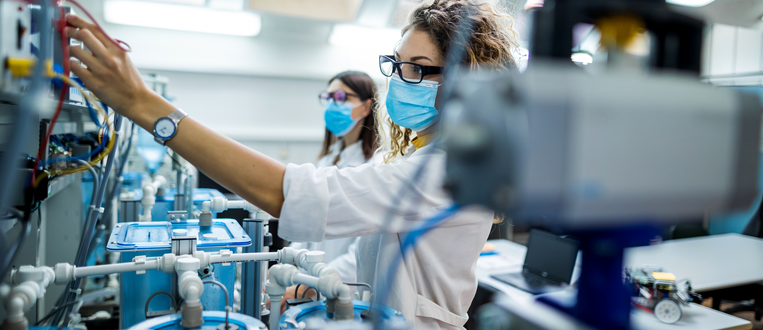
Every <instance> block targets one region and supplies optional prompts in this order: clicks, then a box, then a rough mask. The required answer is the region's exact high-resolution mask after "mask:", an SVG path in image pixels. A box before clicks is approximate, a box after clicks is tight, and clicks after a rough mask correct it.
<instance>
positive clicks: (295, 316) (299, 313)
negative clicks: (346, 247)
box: [278, 300, 405, 330]
mask: <svg viewBox="0 0 763 330" xmlns="http://www.w3.org/2000/svg"><path fill="white" fill-rule="evenodd" d="M352 304H353V305H354V307H355V321H358V322H369V323H370V322H372V321H371V319H370V318H368V319H366V318H365V317H364V316H363V315H362V313H363V312H364V311H368V310H369V308H370V307H371V304H370V303H368V302H365V301H362V300H353V301H352ZM374 310H375V311H378V312H380V313H381V319H382V325H383V326H384V328H387V327H388V326H392V325H395V324H398V325H399V324H405V316H403V314H402V313H400V312H398V311H396V310H394V309H392V308H390V307H387V306H381V307H378V308H377V306H374ZM312 318H320V319H323V320H326V321H329V320H331V318H329V315H328V314H327V313H326V302H325V301H315V302H311V303H307V304H301V305H297V306H294V307H292V308H289V309H288V310H286V312H285V313H283V315H281V319H280V320H279V325H278V327H279V329H282V330H291V329H299V328H298V327H297V325H298V324H299V323H300V322H305V321H306V320H307V319H312Z"/></svg>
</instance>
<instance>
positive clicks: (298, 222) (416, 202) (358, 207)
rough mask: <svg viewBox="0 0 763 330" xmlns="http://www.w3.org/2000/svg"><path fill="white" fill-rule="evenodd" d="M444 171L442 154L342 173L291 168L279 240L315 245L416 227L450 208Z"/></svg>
mask: <svg viewBox="0 0 763 330" xmlns="http://www.w3.org/2000/svg"><path fill="white" fill-rule="evenodd" d="M430 158H431V159H430ZM424 162H426V164H427V168H426V169H425V170H424V171H423V172H422V173H423V175H422V176H421V177H420V179H419V181H417V183H416V185H415V186H413V187H412V189H408V192H407V193H406V194H405V196H404V197H403V198H399V197H398V193H399V192H400V188H401V185H403V184H406V185H407V184H408V183H409V182H410V180H411V179H412V178H413V176H414V173H416V171H417V170H418V168H419V166H420V165H421V164H422V163H424ZM444 169H445V155H444V153H442V152H439V151H435V152H434V154H432V155H431V156H430V157H428V156H426V155H419V156H417V154H413V155H411V157H410V158H408V159H406V160H404V161H401V162H398V163H395V164H383V165H377V166H371V165H369V164H364V165H361V166H358V167H353V168H345V169H341V170H340V169H337V168H336V167H326V168H318V169H316V168H315V166H313V165H312V164H305V165H294V164H289V165H288V166H287V169H286V175H285V177H284V204H283V207H282V209H281V218H280V220H281V222H280V223H279V236H281V237H282V238H284V239H287V240H292V241H309V242H315V241H321V240H324V239H334V238H343V237H355V236H366V235H375V234H379V233H381V229H382V228H385V227H386V229H385V230H388V231H392V232H403V231H406V230H409V229H410V228H411V227H412V226H413V223H415V222H419V221H421V220H425V219H426V217H427V216H428V215H431V214H434V213H435V212H437V211H438V210H440V209H443V208H446V207H448V206H449V205H450V203H451V201H450V199H449V198H448V197H447V195H446V194H445V192H444V190H443V189H442V183H443V179H444V175H445V172H444ZM390 209H392V210H394V211H393V212H394V213H393V221H392V223H391V224H390V226H385V224H384V223H383V222H384V220H385V218H386V215H387V214H388V212H389V210H390Z"/></svg>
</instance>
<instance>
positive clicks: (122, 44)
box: [61, 0, 132, 53]
mask: <svg viewBox="0 0 763 330" xmlns="http://www.w3.org/2000/svg"><path fill="white" fill-rule="evenodd" d="M66 1H67V2H71V3H73V4H74V5H76V6H77V7H78V8H79V9H80V10H82V12H84V13H85V15H87V17H88V18H90V20H91V21H93V24H95V26H96V27H97V28H98V30H100V31H101V33H103V35H104V36H106V38H108V39H109V40H110V41H111V42H112V43H113V44H114V45H116V46H117V47H119V49H121V50H123V51H125V52H128V53H129V52H131V51H132V48H130V45H128V44H127V43H126V42H124V41H122V40H119V39H114V38H112V37H110V36H109V35H108V34H107V33H106V31H104V30H103V28H102V27H101V25H100V24H98V21H96V20H95V18H93V15H90V12H88V11H87V9H85V8H84V7H82V5H80V4H79V3H78V2H77V1H75V0H66ZM61 17H63V16H61ZM64 20H65V18H64Z"/></svg>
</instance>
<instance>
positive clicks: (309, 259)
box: [0, 222, 405, 330]
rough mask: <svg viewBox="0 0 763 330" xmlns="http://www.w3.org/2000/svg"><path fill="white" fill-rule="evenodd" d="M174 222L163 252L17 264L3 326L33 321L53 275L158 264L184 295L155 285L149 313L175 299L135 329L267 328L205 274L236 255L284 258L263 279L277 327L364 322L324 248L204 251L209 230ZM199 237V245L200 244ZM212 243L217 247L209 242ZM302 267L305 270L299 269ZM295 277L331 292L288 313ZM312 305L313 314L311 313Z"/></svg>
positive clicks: (62, 279)
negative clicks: (101, 261) (102, 261)
mask: <svg viewBox="0 0 763 330" xmlns="http://www.w3.org/2000/svg"><path fill="white" fill-rule="evenodd" d="M151 224H152V225H153V224H157V223H156V222H154V223H151ZM169 225H170V229H171V232H172V234H170V233H169V232H167V233H165V234H169V235H173V244H172V252H171V253H164V254H161V255H159V256H147V255H139V256H135V257H133V258H132V261H129V262H122V263H116V264H109V265H99V266H84V267H76V266H73V265H71V264H68V263H60V264H57V265H56V266H55V267H46V266H40V267H34V266H23V267H20V268H19V269H18V270H14V271H13V272H12V275H11V281H10V283H11V285H12V287H11V288H9V289H8V290H4V291H3V292H2V296H1V297H0V298H1V299H2V300H3V302H4V306H6V308H7V310H8V317H7V318H6V319H5V320H4V321H3V324H2V327H3V329H10V330H16V329H27V328H29V321H28V319H27V317H26V316H25V315H24V312H25V311H26V310H28V309H30V308H31V307H32V306H33V305H34V304H35V303H36V301H37V300H38V299H39V298H41V297H43V296H44V295H45V292H46V288H47V287H48V286H49V285H51V284H53V283H56V284H65V283H68V282H70V281H71V280H73V279H75V278H82V277H86V276H93V275H106V274H113V273H120V274H122V275H123V278H122V281H123V284H125V283H128V282H130V283H132V282H135V281H134V280H129V279H126V278H125V276H126V275H127V274H132V273H133V272H134V273H135V276H143V277H144V278H147V279H156V278H157V277H156V275H155V274H152V272H155V273H165V274H171V275H174V276H175V278H176V280H175V281H174V282H175V284H173V289H174V290H176V291H173V292H177V296H178V298H179V299H176V298H175V297H174V294H172V293H169V292H165V291H157V292H156V293H154V294H152V295H151V296H148V297H147V301H146V302H145V303H143V304H140V305H145V309H144V311H143V312H144V313H145V316H150V315H149V313H150V312H149V306H150V302H151V301H150V300H151V299H152V298H154V297H156V296H157V294H165V295H168V296H169V297H170V302H171V304H170V307H169V309H168V312H167V313H165V315H162V316H161V317H157V318H153V319H148V320H145V321H142V322H138V323H136V324H133V325H132V326H131V327H130V328H131V329H175V328H181V327H182V328H198V327H207V326H210V325H214V326H216V327H217V328H218V329H233V328H232V327H231V326H232V325H234V326H236V327H239V328H242V327H243V328H246V329H252V328H254V329H260V330H262V329H265V326H264V324H263V323H261V322H260V321H259V320H256V319H254V318H251V317H248V316H244V315H240V314H231V311H232V307H231V299H230V292H231V291H229V290H228V289H227V286H226V285H225V284H223V283H222V282H221V281H217V280H215V279H214V277H212V279H210V278H207V277H205V276H204V275H200V274H205V273H206V272H205V270H208V269H211V267H213V266H217V265H219V266H221V267H231V264H233V263H240V262H261V261H269V260H273V261H278V262H279V263H280V264H278V265H275V266H273V267H271V269H270V274H269V275H270V276H269V279H268V281H267V283H266V286H265V287H266V292H267V293H268V295H269V296H270V299H271V304H270V312H271V315H273V317H272V320H274V322H270V329H271V330H277V329H301V328H303V327H304V326H300V323H302V322H312V321H311V320H323V321H326V320H341V321H345V323H347V322H350V323H358V324H360V323H361V322H362V320H361V317H360V312H361V311H362V310H368V309H369V305H368V303H362V302H358V301H355V302H353V300H352V297H351V290H350V287H349V286H348V285H347V284H344V283H342V280H341V277H340V275H339V272H338V271H337V270H336V269H334V268H331V267H328V266H327V265H326V264H324V263H323V256H324V253H323V252H311V251H307V250H294V249H292V248H284V249H282V250H279V251H278V252H259V253H233V251H231V250H228V249H223V250H218V251H215V252H205V251H202V250H197V249H196V247H197V246H200V245H201V246H203V245H204V244H205V242H204V241H205V240H207V239H209V238H205V235H206V234H203V233H201V232H198V233H195V234H194V235H187V234H188V233H183V235H186V236H174V234H175V233H176V231H178V232H179V231H182V230H185V229H184V228H187V227H186V226H178V228H175V227H173V226H172V225H171V224H169ZM225 226H226V225H225V224H219V226H213V227H216V228H217V230H213V231H215V232H217V233H218V235H219V232H221V231H223V230H224V229H222V228H221V227H225ZM138 227H143V226H138ZM173 228H174V229H173ZM131 231H132V232H134V233H135V235H134V236H143V235H144V234H146V235H148V234H147V233H148V232H150V231H147V230H144V229H140V228H138V229H135V230H130V229H126V231H125V230H120V233H119V234H118V235H120V236H121V235H123V234H124V233H130V232H131ZM157 233H159V231H157ZM237 234H241V233H237ZM128 236H129V235H128ZM197 242H198V244H199V245H197ZM209 250H210V251H212V250H215V249H213V248H209ZM292 264H294V265H296V266H294V265H292ZM297 267H299V268H300V269H302V270H299V269H298V268H297ZM222 277H224V276H222ZM223 281H224V280H223ZM295 284H300V285H307V286H309V287H311V288H315V289H316V291H317V292H318V293H320V294H321V295H323V296H324V297H326V301H325V302H317V303H314V304H309V305H305V306H303V307H302V308H300V309H299V310H297V311H293V312H291V314H290V315H284V317H280V310H281V308H280V306H281V304H280V303H281V299H282V296H283V294H284V292H285V290H286V288H287V287H289V286H292V285H295ZM146 285H151V286H152V287H153V286H156V285H157V284H154V283H151V284H144V285H141V284H137V285H134V284H130V285H129V287H128V285H125V287H124V288H123V290H122V294H123V295H129V296H132V297H130V298H123V299H125V300H126V299H132V300H134V297H135V296H136V295H138V294H140V293H138V292H142V293H148V292H145V291H144V290H145V289H146ZM209 285H212V286H217V287H219V289H221V290H222V295H220V294H219V291H218V292H215V291H211V292H210V290H209V289H210V288H209ZM159 289H161V288H159ZM128 290H129V292H128ZM152 290H153V289H152ZM149 292H150V291H149ZM209 296H211V297H209ZM221 298H224V303H223V311H218V312H209V311H208V309H209V308H210V307H209V306H212V305H213V304H215V303H216V302H217V300H219V299H221ZM180 299H182V303H178V301H181V300H180ZM123 302H124V304H123V306H125V307H132V306H137V305H138V301H129V302H127V301H124V300H123ZM212 308H214V307H212ZM318 309H320V310H323V311H324V312H325V313H321V315H317V314H316V313H315V310H318ZM384 310H385V311H386V312H385V314H388V315H387V316H386V317H387V319H388V322H389V323H390V324H398V325H401V324H402V325H405V319H404V318H403V317H402V316H401V314H400V313H399V312H396V311H394V310H391V309H389V308H385V309H384ZM178 311H179V312H178ZM125 312H126V313H130V314H132V312H131V311H129V310H127V309H125ZM310 313H312V315H308V314H310ZM292 326H296V327H292ZM125 327H127V325H126V326H125Z"/></svg>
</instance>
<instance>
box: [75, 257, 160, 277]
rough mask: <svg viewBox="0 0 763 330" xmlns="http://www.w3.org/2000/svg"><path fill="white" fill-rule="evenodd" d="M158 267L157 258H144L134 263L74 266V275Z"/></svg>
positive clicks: (105, 273) (124, 271) (123, 271)
mask: <svg viewBox="0 0 763 330" xmlns="http://www.w3.org/2000/svg"><path fill="white" fill-rule="evenodd" d="M152 269H159V260H158V259H154V260H146V261H145V262H141V263H135V262H127V263H121V264H110V265H100V266H88V267H77V268H74V277H75V278H79V277H86V276H95V275H108V274H114V273H127V272H136V271H142V270H152Z"/></svg>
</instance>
